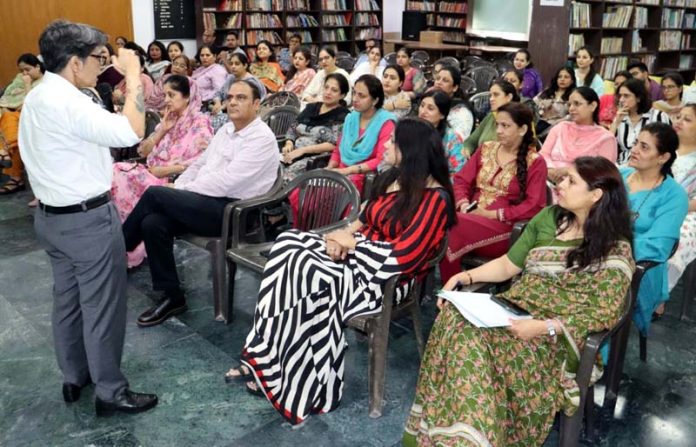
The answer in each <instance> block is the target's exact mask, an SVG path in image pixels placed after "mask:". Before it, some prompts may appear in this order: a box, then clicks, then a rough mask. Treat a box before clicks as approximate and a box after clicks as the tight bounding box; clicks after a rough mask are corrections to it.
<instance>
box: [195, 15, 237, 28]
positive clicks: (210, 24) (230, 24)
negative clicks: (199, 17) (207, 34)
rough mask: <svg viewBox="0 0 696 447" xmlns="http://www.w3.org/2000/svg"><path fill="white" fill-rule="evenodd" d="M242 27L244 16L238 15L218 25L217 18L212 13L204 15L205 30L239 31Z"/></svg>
mask: <svg viewBox="0 0 696 447" xmlns="http://www.w3.org/2000/svg"><path fill="white" fill-rule="evenodd" d="M241 27H242V14H241V13H236V14H232V15H231V16H229V17H227V18H225V19H224V20H221V21H220V22H219V23H218V20H217V17H215V14H213V13H211V12H205V13H203V29H213V30H214V29H218V28H221V29H239V28H241Z"/></svg>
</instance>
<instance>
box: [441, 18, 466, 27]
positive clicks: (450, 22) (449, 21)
mask: <svg viewBox="0 0 696 447" xmlns="http://www.w3.org/2000/svg"><path fill="white" fill-rule="evenodd" d="M436 23H437V26H445V27H447V28H465V27H466V19H464V18H457V17H442V16H437V21H436Z"/></svg>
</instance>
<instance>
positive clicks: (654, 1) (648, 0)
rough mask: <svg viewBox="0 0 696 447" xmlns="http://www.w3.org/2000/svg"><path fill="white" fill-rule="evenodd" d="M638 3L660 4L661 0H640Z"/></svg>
mask: <svg viewBox="0 0 696 447" xmlns="http://www.w3.org/2000/svg"><path fill="white" fill-rule="evenodd" d="M637 3H638V4H641V5H659V4H660V0H638V2H637Z"/></svg>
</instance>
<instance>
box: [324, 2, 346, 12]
mask: <svg viewBox="0 0 696 447" xmlns="http://www.w3.org/2000/svg"><path fill="white" fill-rule="evenodd" d="M321 8H322V9H323V10H334V11H337V10H338V11H340V10H346V9H348V7H347V6H346V0H321Z"/></svg>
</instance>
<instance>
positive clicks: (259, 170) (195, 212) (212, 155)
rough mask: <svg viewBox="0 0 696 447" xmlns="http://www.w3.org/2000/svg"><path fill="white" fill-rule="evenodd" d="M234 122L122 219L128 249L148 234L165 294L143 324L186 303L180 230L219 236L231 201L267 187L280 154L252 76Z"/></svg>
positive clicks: (238, 85) (240, 93) (232, 106)
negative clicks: (179, 268)
mask: <svg viewBox="0 0 696 447" xmlns="http://www.w3.org/2000/svg"><path fill="white" fill-rule="evenodd" d="M227 99H228V101H229V103H228V106H227V113H228V115H229V118H230V122H229V123H227V124H226V125H225V126H223V127H222V128H221V129H220V130H219V131H218V132H217V133H216V134H215V136H214V137H213V140H212V141H211V142H210V145H209V146H208V149H206V150H205V152H203V154H202V155H201V156H200V157H199V158H198V159H197V160H196V162H194V163H193V164H192V165H191V166H190V167H189V168H188V169H186V171H184V173H183V174H182V175H181V177H179V178H178V179H177V180H176V182H175V183H174V184H169V185H168V186H151V187H150V188H148V189H147V190H146V191H145V193H144V194H143V196H142V197H141V199H140V201H139V202H138V204H137V205H136V206H135V208H134V209H133V212H132V213H131V214H130V216H128V218H127V219H126V221H125V222H124V223H123V234H124V236H125V240H126V249H127V250H129V251H130V250H133V249H134V248H135V247H137V246H138V244H140V242H143V241H144V242H145V250H146V251H147V257H148V258H149V264H150V274H151V276H152V286H153V288H154V289H155V290H161V291H163V295H162V298H161V299H160V301H159V302H158V303H157V304H156V305H154V306H153V307H151V308H150V309H148V310H146V311H145V312H144V313H143V314H141V315H140V317H138V326H141V327H147V326H154V325H157V324H160V323H162V322H163V321H165V320H166V319H167V318H169V317H171V316H173V315H176V314H179V313H181V312H184V311H185V310H186V299H185V298H184V293H183V291H182V290H181V286H180V283H179V278H178V276H177V273H176V264H175V262H174V251H173V248H174V237H175V236H177V235H181V234H184V233H194V234H197V235H200V236H207V237H214V236H220V233H221V228H222V216H223V211H224V209H225V206H226V205H227V204H228V203H229V202H231V201H234V200H242V199H248V198H251V197H255V196H258V195H260V194H263V193H266V192H268V190H269V189H270V188H271V187H272V186H273V183H274V182H275V179H276V176H277V173H278V164H279V162H280V158H279V157H280V156H279V154H278V146H277V143H276V139H275V136H274V135H273V132H272V131H271V129H270V128H269V127H268V126H267V125H266V124H265V123H264V122H263V121H261V119H259V118H258V117H257V116H256V113H257V112H258V109H259V105H260V95H259V90H258V88H257V87H256V86H255V85H254V84H252V83H250V82H248V81H245V80H240V81H236V82H235V83H233V84H232V85H231V86H230V89H229V91H228V95H227Z"/></svg>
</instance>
